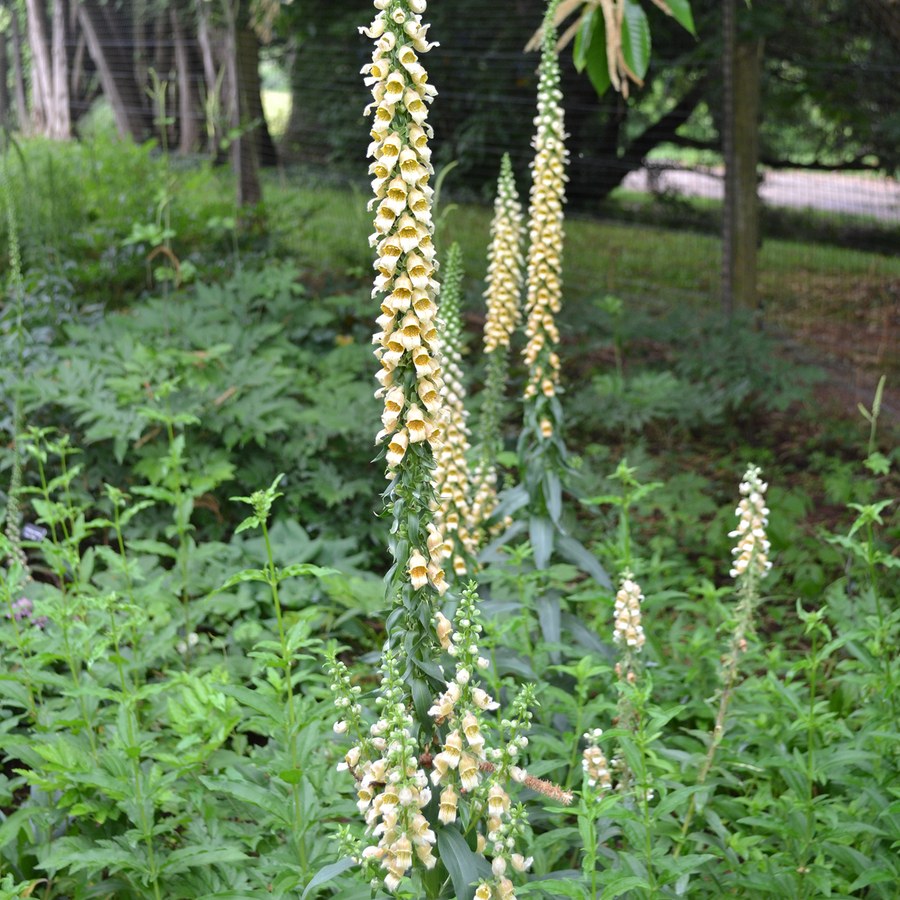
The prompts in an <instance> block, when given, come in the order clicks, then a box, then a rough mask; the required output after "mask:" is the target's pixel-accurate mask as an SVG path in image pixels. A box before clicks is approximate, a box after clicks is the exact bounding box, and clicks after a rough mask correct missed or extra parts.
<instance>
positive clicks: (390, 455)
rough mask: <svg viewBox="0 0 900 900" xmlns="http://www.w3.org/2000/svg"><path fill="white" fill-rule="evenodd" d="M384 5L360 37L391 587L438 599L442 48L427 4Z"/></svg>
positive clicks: (441, 584)
mask: <svg viewBox="0 0 900 900" xmlns="http://www.w3.org/2000/svg"><path fill="white" fill-rule="evenodd" d="M375 6H376V8H377V9H378V13H377V14H376V16H375V19H374V21H373V22H372V24H371V25H370V26H369V27H368V28H361V29H360V31H362V32H364V33H365V34H367V35H368V36H369V37H372V38H374V39H375V50H374V52H373V54H372V62H371V63H369V64H368V65H365V66H363V69H362V72H363V74H364V75H365V76H366V84H368V85H370V86H371V88H372V103H370V104H369V106H368V107H367V110H366V111H367V112H370V111H371V112H372V113H373V120H372V122H373V124H372V132H371V136H372V143H371V144H370V145H369V156H370V157H372V158H373V162H372V164H371V166H370V167H369V171H370V173H371V174H372V175H374V176H375V180H374V181H373V182H372V187H373V190H374V191H375V197H374V199H373V200H372V201H371V203H370V208H372V209H375V210H376V211H377V212H376V218H375V231H374V233H373V234H372V236H371V237H370V239H369V242H370V243H371V244H372V246H373V247H375V248H376V253H377V258H376V260H375V263H374V268H375V270H376V272H377V276H376V278H375V288H374V290H373V292H372V294H373V296H375V297H377V298H378V299H379V300H380V301H381V311H382V315H381V316H380V317H379V319H378V324H379V326H380V329H381V330H380V331H379V332H378V333H377V334H376V335H375V337H374V339H373V340H374V342H375V343H376V344H377V345H378V346H377V349H376V350H375V354H376V356H377V357H378V359H379V360H380V362H381V367H382V368H381V372H379V375H378V380H379V382H380V384H381V387H380V389H379V390H378V391H377V392H376V396H381V397H384V412H383V414H382V424H383V425H384V428H383V430H382V431H381V432H380V433H379V434H378V437H377V440H378V442H379V443H380V442H385V443H386V445H387V448H386V451H385V461H386V463H387V477H388V478H389V479H391V487H390V488H389V490H388V493H387V494H386V500H387V502H388V503H389V504H390V505H392V506H393V507H394V509H395V513H396V515H397V516H398V518H397V521H396V524H395V528H394V535H395V544H394V547H395V551H399V552H401V553H402V556H403V558H402V559H399V558H398V559H397V563H398V565H397V567H396V569H395V572H396V573H397V574H396V576H395V579H394V583H393V585H392V587H391V589H392V592H393V594H394V596H395V597H396V596H398V595H402V594H403V593H404V591H406V592H409V591H411V592H412V593H413V594H417V595H418V594H419V592H423V594H422V595H421V597H420V599H424V600H425V601H427V602H430V603H433V602H434V593H435V592H437V593H438V594H441V593H443V592H444V590H446V587H447V584H446V581H445V580H444V572H443V569H442V567H441V565H440V563H439V562H436V561H435V560H434V559H432V562H433V563H434V565H429V564H428V560H429V558H431V557H432V554H431V553H430V552H429V548H428V537H429V528H428V526H429V524H430V522H431V511H430V510H431V507H432V506H433V502H432V501H433V497H432V489H431V478H430V473H431V469H432V468H433V466H434V459H435V455H436V454H437V453H438V451H439V450H440V447H441V439H442V435H443V432H444V420H445V414H444V403H443V401H442V393H441V388H442V381H441V368H440V360H441V345H440V340H439V338H438V332H437V329H436V328H435V317H436V315H437V304H436V302H435V297H436V294H437V291H438V284H437V282H436V281H435V280H434V273H435V270H436V268H437V263H436V262H435V261H434V246H433V242H432V234H433V232H434V224H433V222H432V218H431V197H432V193H433V192H432V189H431V188H430V187H429V185H428V179H429V177H430V176H431V175H432V174H433V172H434V170H433V169H432V167H431V163H430V161H429V160H430V151H429V150H428V138H429V137H430V136H431V134H432V131H431V128H430V126H429V125H428V124H427V123H426V120H427V117H428V104H429V103H431V100H432V98H433V96H434V93H435V91H434V88H433V87H431V85H429V84H428V78H427V75H426V74H425V69H424V67H423V66H422V63H421V61H420V55H421V54H423V53H425V52H426V51H427V50H429V49H430V48H431V47H432V46H433V44H429V43H428V42H427V41H426V40H425V33H426V31H427V28H428V26H427V25H423V24H422V17H421V15H420V13H421V12H422V11H423V10H424V9H425V3H424V2H422V0H389V2H385V0H376V2H375ZM398 500H399V502H397V501H398ZM401 519H402V521H401Z"/></svg>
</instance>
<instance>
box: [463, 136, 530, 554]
mask: <svg viewBox="0 0 900 900" xmlns="http://www.w3.org/2000/svg"><path fill="white" fill-rule="evenodd" d="M523 238H524V230H523V228H522V204H521V203H519V195H518V193H517V191H516V183H515V178H514V176H513V171H512V163H511V162H510V159H509V154H508V153H504V154H503V161H502V163H501V165H500V177H499V179H498V181H497V196H496V198H495V199H494V219H493V221H492V223H491V246H490V249H489V250H488V277H487V283H488V286H487V290H486V291H485V292H484V296H485V297H486V298H487V319H486V321H485V324H484V352H485V353H486V354H487V355H488V358H487V374H486V376H485V385H484V392H483V395H482V397H483V399H482V404H481V421H480V432H481V433H480V447H479V454H478V465H477V467H476V469H475V477H474V479H473V482H474V486H475V488H474V491H473V496H472V518H473V523H474V524H475V526H476V531H475V540H476V544H478V545H479V546H480V545H481V544H482V543H484V541H485V539H486V538H487V533H486V532H485V530H484V529H483V528H480V527H479V526H480V525H481V524H482V523H483V522H485V521H487V519H489V518H490V516H491V513H492V512H493V511H494V508H495V507H496V505H497V468H496V464H495V460H496V456H497V452H498V451H499V450H500V447H501V439H500V421H501V418H502V410H503V398H504V394H505V393H506V380H507V376H508V370H509V345H510V339H511V337H512V333H513V330H514V329H515V328H516V326H517V325H518V324H519V320H520V318H521V311H520V309H519V297H520V294H521V292H522V281H523V279H522V269H523V267H524V264H525V262H524V259H523V258H522V243H523Z"/></svg>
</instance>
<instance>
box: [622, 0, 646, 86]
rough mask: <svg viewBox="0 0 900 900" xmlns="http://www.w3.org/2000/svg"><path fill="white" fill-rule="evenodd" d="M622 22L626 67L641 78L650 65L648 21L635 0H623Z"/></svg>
mask: <svg viewBox="0 0 900 900" xmlns="http://www.w3.org/2000/svg"><path fill="white" fill-rule="evenodd" d="M624 9H625V18H624V21H623V22H622V55H623V56H624V57H625V62H627V63H628V67H629V68H630V69H631V71H632V72H634V74H635V75H637V77H638V78H640V79H641V80H643V78H644V76H645V75H646V74H647V67H648V66H649V65H650V23H649V22H648V21H647V13H645V12H644V10H643V9H642V8H641V5H640V4H639V3H637V2H636V0H625V7H624Z"/></svg>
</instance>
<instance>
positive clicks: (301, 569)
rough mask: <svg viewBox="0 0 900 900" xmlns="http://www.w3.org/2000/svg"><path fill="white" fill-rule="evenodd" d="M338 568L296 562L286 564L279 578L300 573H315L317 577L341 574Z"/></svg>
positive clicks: (291, 576) (296, 575)
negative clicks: (290, 564)
mask: <svg viewBox="0 0 900 900" xmlns="http://www.w3.org/2000/svg"><path fill="white" fill-rule="evenodd" d="M340 574H341V573H340V572H338V570H337V569H327V568H323V567H322V566H314V565H312V564H311V563H296V564H294V565H293V566H285V568H283V569H281V570H280V571H279V572H278V580H279V581H284V579H285V578H296V577H298V576H300V575H314V576H315V577H316V578H324V577H325V576H326V575H340Z"/></svg>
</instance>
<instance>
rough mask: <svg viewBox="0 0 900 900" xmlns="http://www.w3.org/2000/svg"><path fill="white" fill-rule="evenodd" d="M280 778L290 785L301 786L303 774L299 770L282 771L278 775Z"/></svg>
mask: <svg viewBox="0 0 900 900" xmlns="http://www.w3.org/2000/svg"><path fill="white" fill-rule="evenodd" d="M278 777H279V778H280V779H281V780H282V781H286V782H287V783H288V784H299V783H300V779H301V778H302V777H303V773H302V772H301V771H300V770H299V769H282V770H281V771H280V772H279V773H278Z"/></svg>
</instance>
